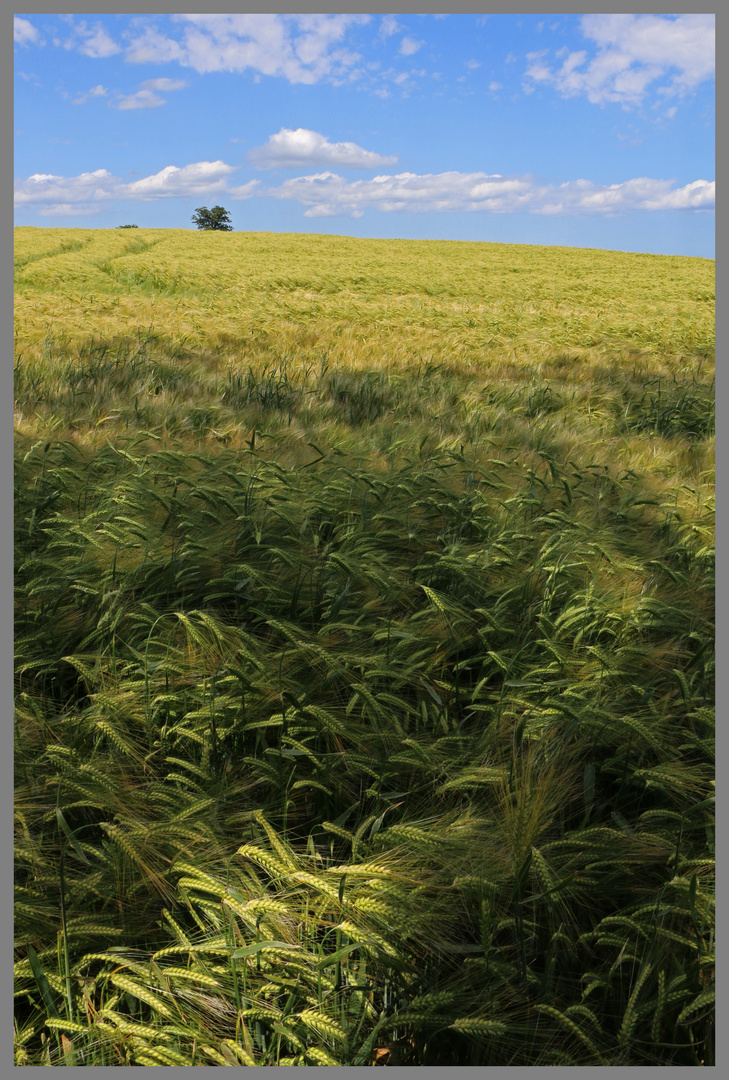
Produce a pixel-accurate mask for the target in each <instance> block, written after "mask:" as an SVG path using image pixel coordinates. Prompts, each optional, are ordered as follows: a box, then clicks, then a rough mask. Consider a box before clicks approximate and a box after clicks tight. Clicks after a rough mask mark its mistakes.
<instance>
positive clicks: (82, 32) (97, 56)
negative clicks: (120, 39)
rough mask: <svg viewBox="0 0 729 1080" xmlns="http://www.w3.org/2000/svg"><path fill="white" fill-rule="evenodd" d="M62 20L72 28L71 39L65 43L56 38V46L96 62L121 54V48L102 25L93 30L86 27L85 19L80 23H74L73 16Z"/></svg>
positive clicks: (54, 40)
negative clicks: (61, 46) (78, 53)
mask: <svg viewBox="0 0 729 1080" xmlns="http://www.w3.org/2000/svg"><path fill="white" fill-rule="evenodd" d="M61 18H62V19H63V21H64V22H67V23H68V24H69V26H70V27H71V37H69V38H67V39H66V41H64V42H61V41H60V40H59V39H58V38H54V39H53V44H54V45H61V44H62V45H63V48H64V49H76V50H77V51H78V52H80V53H82V54H83V55H84V56H90V57H91V58H92V59H94V60H103V59H105V58H106V57H107V56H113V55H114V54H115V53H118V52H121V48H120V46H119V45H117V43H116V42H115V41H113V40H112V39H111V38H110V37H109V35H108V34H107V32H106V30H104V28H103V26H102V25H101V23H96V25H95V26H94V27H93V28H91V27H89V26H87V25H86V21H85V20H84V19H82V20H81V21H80V22H79V23H74V21H73V15H66V16H61Z"/></svg>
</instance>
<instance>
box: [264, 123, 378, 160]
mask: <svg viewBox="0 0 729 1080" xmlns="http://www.w3.org/2000/svg"><path fill="white" fill-rule="evenodd" d="M247 160H248V161H249V162H250V163H251V164H252V165H255V166H256V168H258V169H274V168H279V169H300V168H306V167H310V168H326V167H327V166H336V167H339V168H340V169H374V168H379V167H381V166H382V165H394V164H395V163H396V162H397V157H383V155H382V154H375V153H374V152H373V151H372V150H364V149H363V148H362V147H361V146H357V144H356V143H353V142H338V143H331V142H329V140H328V139H327V138H326V136H324V135H320V134H319V133H318V132H316V131H307V129H306V128H297V129H296V131H291V130H290V129H289V128H281V130H280V131H279V132H278V134H277V135H270V136H269V138H268V142H267V143H264V145H263V146H257V147H255V148H254V149H253V150H251V151H250V153H249V154H248V157H247Z"/></svg>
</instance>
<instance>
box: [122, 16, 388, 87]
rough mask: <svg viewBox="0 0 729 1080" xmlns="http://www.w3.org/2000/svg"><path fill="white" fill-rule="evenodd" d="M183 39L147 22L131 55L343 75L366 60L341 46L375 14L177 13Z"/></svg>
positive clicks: (198, 65)
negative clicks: (348, 34)
mask: <svg viewBox="0 0 729 1080" xmlns="http://www.w3.org/2000/svg"><path fill="white" fill-rule="evenodd" d="M172 18H173V21H174V22H175V23H177V24H179V25H180V26H181V28H182V38H181V40H179V41H178V40H175V39H173V38H170V37H165V36H164V35H163V34H161V33H160V32H159V31H158V30H157V28H156V27H154V26H146V27H144V29H143V30H142V32H141V33H139V34H137V35H136V36H133V35H132V34H129V35H127V36H128V37H129V38H130V43H129V46H128V49H127V54H126V59H127V60H128V61H129V62H131V63H151V62H155V63H160V62H169V61H171V60H177V61H178V62H179V63H180V64H181V65H182V66H183V67H191V68H193V70H195V71H197V72H199V73H200V74H204V73H206V72H211V71H231V72H243V71H246V70H248V69H250V70H251V71H253V72H257V73H260V74H262V75H270V76H278V77H281V78H285V79H288V81H289V82H291V83H309V84H311V83H316V82H319V81H320V80H322V79H330V80H331V81H337V80H341V79H342V78H344V77H346V76H349V75H350V73H351V70H352V68H353V67H354V66H355V65H356V64H357V63H358V61H359V60H360V59H361V57H360V56H359V54H358V53H356V52H352V51H351V50H349V49H347V48H342V47H338V46H339V43H340V42H342V41H343V40H344V39H345V37H346V35H347V32H348V31H349V30H350V28H351V27H353V26H357V25H362V24H364V23H367V22H369V21H370V19H371V16H370V15H274V14H251V15H245V14H240V15H213V14H211V15H174V16H172Z"/></svg>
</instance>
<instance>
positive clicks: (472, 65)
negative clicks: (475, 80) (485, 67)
mask: <svg viewBox="0 0 729 1080" xmlns="http://www.w3.org/2000/svg"><path fill="white" fill-rule="evenodd" d="M463 63H464V66H465V67H467V68H468V70H469V71H475V70H476V68H480V67H481V64H480V62H479V61H478V60H464V61H463Z"/></svg>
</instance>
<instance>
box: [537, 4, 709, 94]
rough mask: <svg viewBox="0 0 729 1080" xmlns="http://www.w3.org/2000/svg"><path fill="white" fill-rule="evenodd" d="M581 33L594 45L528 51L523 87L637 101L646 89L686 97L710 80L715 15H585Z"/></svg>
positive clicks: (646, 92)
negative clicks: (552, 54)
mask: <svg viewBox="0 0 729 1080" xmlns="http://www.w3.org/2000/svg"><path fill="white" fill-rule="evenodd" d="M581 27H582V32H583V35H584V36H585V38H586V39H587V40H588V41H591V42H594V44H595V45H596V46H597V53H596V54H594V55H590V53H589V52H588V50H587V49H580V50H577V51H574V52H570V51H569V50H568V49H566V48H563V49H560V50H559V51H558V52H556V53H555V59H556V60H558V61H561V63H558V64H555V63H554V61H553V60H552V58H551V57H550V58H549V59H547V58H548V56H549V50H548V49H544V50H541V51H540V52H534V53H528V54H527V60H528V61H529V65H528V67H527V69H526V72H525V77H526V79H527V82H526V84H525V89H527V88H528V89H533V87H534V85H535V84H542V85H550V86H554V87H555V88H556V89H557V90H558V91H559V93H560V94H562V95H563V96H564V97H573V96H575V95H578V94H580V95H585V96H586V97H587V99H588V100H589V101H591V102H592V103H593V104H595V105H604V104H606V103H608V102H618V103H620V104H621V105H623V106H625V107H626V108H630V107H632V106H637V105H640V104H641V103H642V102H643V100H644V99H645V97H646V95H647V94H648V92H649V89H650V88H654V89H655V90H656V92H657V93H658V94H660V95H662V96H664V97H666V96H667V97H671V96H675V95H679V96H680V95H684V94H686V93H688V92H689V91H691V90H694V89H696V87H698V86H699V85H700V84H701V83H703V82H706V81H707V80H708V79H711V78H713V76H714V70H715V17H714V15H709V14H707V15H678V16H664V15H620V14H616V15H583V16H582V19H581Z"/></svg>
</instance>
